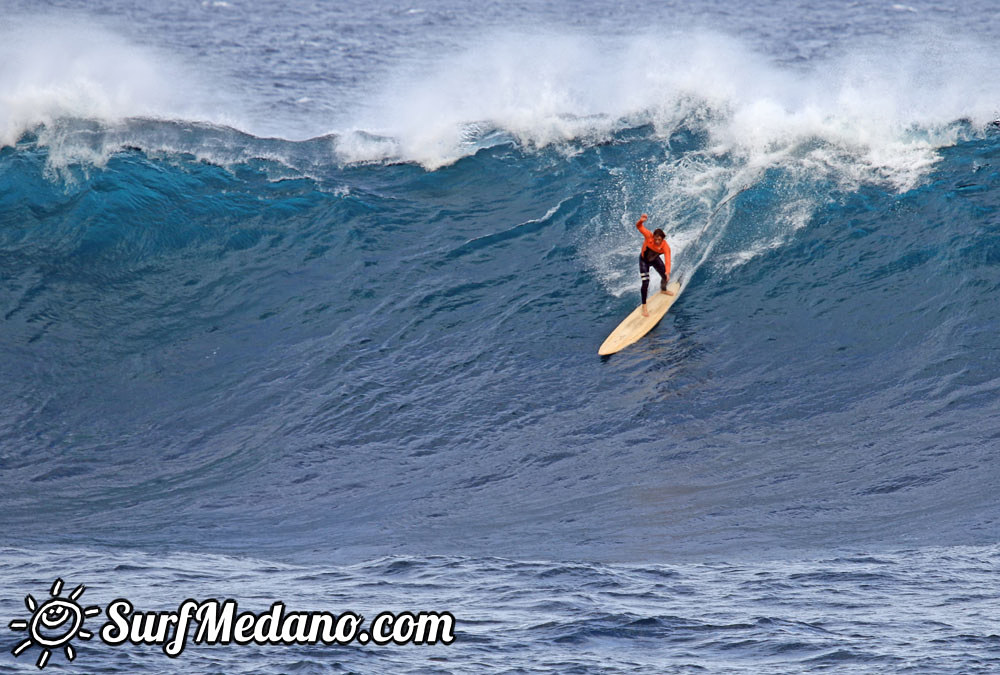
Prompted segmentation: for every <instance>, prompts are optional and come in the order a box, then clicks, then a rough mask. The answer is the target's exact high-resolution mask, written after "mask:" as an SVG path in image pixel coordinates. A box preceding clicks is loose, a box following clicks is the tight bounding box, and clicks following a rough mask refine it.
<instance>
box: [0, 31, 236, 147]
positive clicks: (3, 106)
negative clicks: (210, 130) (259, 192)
mask: <svg viewBox="0 0 1000 675" xmlns="http://www.w3.org/2000/svg"><path fill="white" fill-rule="evenodd" d="M0 64H2V66H0V145H10V144H13V143H14V142H16V141H17V139H18V138H20V136H21V135H22V134H24V132H26V131H29V130H31V129H35V128H37V127H39V126H42V125H52V124H53V123H54V122H56V121H59V120H62V119H70V118H71V119H87V120H97V121H102V122H106V123H109V124H116V123H118V122H120V121H122V120H124V119H126V118H129V117H155V118H179V119H189V120H204V121H213V122H216V123H222V122H229V123H231V122H232V121H233V114H232V108H231V104H228V103H226V104H223V103H222V102H221V101H214V102H213V99H215V98H216V95H215V94H213V93H212V92H213V87H210V86H208V84H207V83H205V82H203V81H202V80H201V78H200V77H198V76H196V75H195V74H194V69H193V68H189V67H187V66H186V65H185V64H183V63H181V62H180V61H179V60H178V59H177V58H176V57H174V56H171V55H169V54H166V53H164V52H162V51H159V50H156V49H153V48H150V47H144V46H139V45H136V44H134V43H131V42H129V41H128V40H125V39H124V38H121V37H119V36H118V35H116V34H114V33H113V32H111V31H109V30H107V29H106V28H103V27H101V26H98V25H96V24H93V23H90V22H89V21H88V20H86V19H83V18H74V19H66V18H55V17H51V16H44V17H17V18H10V19H9V20H8V21H6V22H5V24H4V26H3V28H0Z"/></svg>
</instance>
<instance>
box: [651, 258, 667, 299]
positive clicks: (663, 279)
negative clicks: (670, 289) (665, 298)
mask: <svg viewBox="0 0 1000 675" xmlns="http://www.w3.org/2000/svg"><path fill="white" fill-rule="evenodd" d="M653 267H655V268H656V271H657V273H659V275H660V290H661V291H663V292H664V293H666V291H667V268H666V267H665V266H664V265H663V261H662V260H661V259H660V257H659V256H657V257H656V258H655V259H654V260H653Z"/></svg>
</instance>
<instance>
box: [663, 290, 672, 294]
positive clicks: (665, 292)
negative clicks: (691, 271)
mask: <svg viewBox="0 0 1000 675" xmlns="http://www.w3.org/2000/svg"><path fill="white" fill-rule="evenodd" d="M663 294H664V295H673V294H674V292H673V291H663Z"/></svg>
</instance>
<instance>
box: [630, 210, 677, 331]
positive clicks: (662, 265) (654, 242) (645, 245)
mask: <svg viewBox="0 0 1000 675" xmlns="http://www.w3.org/2000/svg"><path fill="white" fill-rule="evenodd" d="M648 218H649V216H648V215H646V214H645V213H644V214H642V216H640V217H639V222H637V223H636V224H635V227H636V229H637V230H639V233H640V234H642V236H643V238H644V241H643V242H642V251H641V252H640V253H639V276H640V277H641V278H642V315H643V316H649V312H648V311H646V294H647V292H648V291H649V268H650V267H653V268H654V269H655V270H656V271H657V272H658V273H659V275H660V292H661V293H666V294H667V295H673V293H672V292H671V291H668V290H667V281H669V280H670V246H669V244H667V235H666V234H664V232H663V230H661V229H660V228H656V229H655V230H653V231H652V232H650V231H649V230H648V229H646V219H648ZM661 255H662V256H663V257H664V259H665V261H666V262H664V260H660V256H661Z"/></svg>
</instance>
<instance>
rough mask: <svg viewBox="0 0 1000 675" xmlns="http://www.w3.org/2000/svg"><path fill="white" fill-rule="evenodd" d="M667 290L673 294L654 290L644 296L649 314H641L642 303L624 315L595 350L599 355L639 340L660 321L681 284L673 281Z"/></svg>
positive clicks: (604, 354)
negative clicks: (647, 295) (622, 319)
mask: <svg viewBox="0 0 1000 675" xmlns="http://www.w3.org/2000/svg"><path fill="white" fill-rule="evenodd" d="M667 290H668V291H673V293H674V294H673V295H667V294H666V293H661V292H660V291H656V292H655V293H651V294H650V295H649V297H647V298H646V310H647V311H648V312H649V316H643V315H642V305H639V306H638V307H636V308H635V310H633V311H632V313H631V314H629V315H628V316H627V317H625V320H624V321H622V322H621V323H620V324H618V327H617V328H615V329H614V330H613V331H611V335H609V336H608V339H607V340H605V341H604V343H603V344H602V345H601V346H600V348H599V349H598V350H597V353H598V354H600V355H601V356H607V355H608V354H614V353H615V352H619V351H621V350H623V349H625V348H626V347H628V346H629V345H630V344H634V343H636V342H638V341H639V338H641V337H642V336H643V335H645V334H646V333H648V332H649V331H651V330H653V326H655V325H656V324H658V323H660V319H662V318H663V316H664V315H665V314H666V313H667V310H668V309H670V307H671V306H672V305H673V304H674V302H676V301H677V298H679V297H680V295H681V285H680V284H679V283H678V282H676V281H674V282H671V283H670V284H668V285H667Z"/></svg>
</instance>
